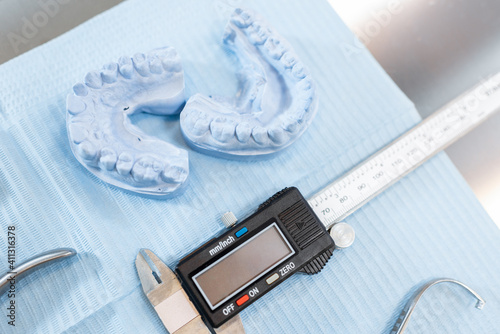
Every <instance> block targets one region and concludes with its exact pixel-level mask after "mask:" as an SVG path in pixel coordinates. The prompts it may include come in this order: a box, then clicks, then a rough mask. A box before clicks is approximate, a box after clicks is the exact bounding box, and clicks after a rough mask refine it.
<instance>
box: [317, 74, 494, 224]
mask: <svg viewBox="0 0 500 334" xmlns="http://www.w3.org/2000/svg"><path fill="white" fill-rule="evenodd" d="M499 109H500V73H498V74H496V75H494V76H493V77H491V78H490V79H488V80H486V81H484V82H482V83H480V84H479V85H477V86H475V87H474V88H472V89H471V90H469V91H467V92H466V93H464V94H462V95H461V96H459V97H458V98H457V99H455V100H453V101H452V102H450V103H449V104H447V105H446V106H444V107H443V108H441V109H439V110H438V111H436V112H434V114H432V115H431V116H429V117H427V118H426V119H425V120H423V121H422V122H421V123H419V124H418V125H416V126H415V127H414V128H412V129H411V130H409V131H408V132H406V133H405V134H403V135H402V136H401V137H399V138H397V139H396V140H394V141H393V142H392V143H390V144H389V145H387V146H386V147H384V148H383V149H382V150H380V151H378V152H377V153H375V154H374V155H372V156H371V157H369V158H368V159H367V160H365V161H364V162H362V163H361V164H359V165H358V166H356V167H354V168H353V169H352V170H351V171H349V172H348V173H347V174H345V175H344V176H342V177H340V178H339V179H337V180H336V181H334V182H332V183H330V184H329V185H327V186H326V187H325V188H323V189H322V190H321V191H319V192H317V193H316V194H315V195H313V196H312V197H311V198H310V199H309V200H308V203H309V205H310V206H311V207H312V208H313V210H314V212H315V213H316V215H317V216H318V217H319V219H320V220H321V221H322V222H323V224H324V225H325V227H326V228H327V229H329V228H330V227H332V226H333V224H335V223H337V222H340V221H341V220H343V219H344V218H346V217H347V216H349V215H350V214H352V213H353V212H355V211H356V210H357V209H359V208H360V207H362V206H363V205H364V204H366V203H367V202H368V201H370V200H371V199H373V198H374V197H376V196H377V195H378V194H380V193H381V192H383V191H384V190H386V189H387V188H389V187H390V186H391V185H392V184H394V183H395V182H397V181H399V180H400V179H401V178H403V177H404V176H405V175H407V174H408V173H410V172H412V171H413V170H415V169H416V168H417V167H419V166H420V165H422V164H423V163H424V162H425V161H427V160H428V159H430V158H431V157H432V156H434V155H435V154H437V153H438V152H440V151H442V150H443V149H445V148H446V147H448V146H449V145H450V144H452V143H454V142H455V141H456V140H458V139H459V138H461V137H462V136H464V135H465V134H467V133H468V132H469V131H471V130H472V129H474V128H475V127H476V126H478V125H479V124H481V123H482V122H483V121H485V120H486V119H487V118H489V117H490V116H492V115H493V114H494V113H495V112H496V111H498V110H499Z"/></svg>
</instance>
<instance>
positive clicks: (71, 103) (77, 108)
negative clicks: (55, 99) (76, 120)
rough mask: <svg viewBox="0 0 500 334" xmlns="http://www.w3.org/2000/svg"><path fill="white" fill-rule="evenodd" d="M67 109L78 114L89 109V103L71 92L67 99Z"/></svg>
mask: <svg viewBox="0 0 500 334" xmlns="http://www.w3.org/2000/svg"><path fill="white" fill-rule="evenodd" d="M66 106H67V110H68V112H69V113H70V114H72V115H78V114H80V113H82V112H84V111H85V109H87V105H86V104H85V102H83V101H82V100H81V99H80V98H79V97H77V96H75V95H73V94H69V95H68V97H67V99H66Z"/></svg>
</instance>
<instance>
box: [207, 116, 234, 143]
mask: <svg viewBox="0 0 500 334" xmlns="http://www.w3.org/2000/svg"><path fill="white" fill-rule="evenodd" d="M210 132H211V134H212V137H214V138H215V139H216V140H217V141H219V142H221V143H225V142H227V141H229V140H230V139H231V138H233V137H234V124H231V123H229V122H227V120H225V119H221V118H217V119H215V120H213V121H212V122H211V123H210Z"/></svg>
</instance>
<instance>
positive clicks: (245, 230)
mask: <svg viewBox="0 0 500 334" xmlns="http://www.w3.org/2000/svg"><path fill="white" fill-rule="evenodd" d="M247 232H248V229H247V228H246V227H243V228H242V229H241V230H239V231H238V232H236V233H235V235H236V238H239V237H241V236H242V235H243V234H245V233H247Z"/></svg>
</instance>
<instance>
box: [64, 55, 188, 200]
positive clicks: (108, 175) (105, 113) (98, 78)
mask: <svg viewBox="0 0 500 334" xmlns="http://www.w3.org/2000/svg"><path fill="white" fill-rule="evenodd" d="M184 102H185V97H184V74H183V70H182V65H181V61H180V58H179V56H178V55H177V52H176V51H175V50H174V49H173V48H171V47H165V48H160V49H155V50H153V51H151V52H149V53H147V54H142V53H139V54H136V55H135V56H133V57H121V58H120V59H119V61H118V63H110V64H108V65H105V66H104V67H103V68H102V69H101V70H100V71H94V72H89V73H88V74H87V75H86V76H85V81H84V83H77V84H76V85H74V86H73V93H70V94H69V95H68V98H67V102H66V109H67V113H66V126H67V131H68V137H69V142H70V146H71V150H72V151H73V154H74V155H75V157H76V159H77V160H78V161H79V162H80V163H81V164H82V165H83V166H84V167H85V168H87V169H88V170H89V171H90V172H91V173H93V174H94V175H96V176H97V177H99V178H100V179H102V180H103V181H105V182H108V183H110V184H112V185H114V186H117V187H120V188H123V189H125V190H128V191H132V192H135V193H139V194H142V195H146V196H151V197H154V198H159V197H169V196H170V195H172V194H173V193H174V192H176V191H178V190H179V189H181V188H182V185H183V184H184V182H185V181H186V179H187V176H188V174H189V164H188V154H187V152H186V151H185V150H183V149H180V148H178V147H176V146H174V145H172V144H169V143H167V142H164V141H162V140H160V139H157V138H155V137H152V136H148V135H147V134H145V133H143V132H142V131H141V130H140V129H139V128H138V127H136V126H134V125H133V124H132V122H131V120H130V118H129V116H130V115H132V114H135V113H139V112H147V113H151V114H157V115H173V114H177V113H179V112H180V109H181V107H182V105H183V104H184Z"/></svg>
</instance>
